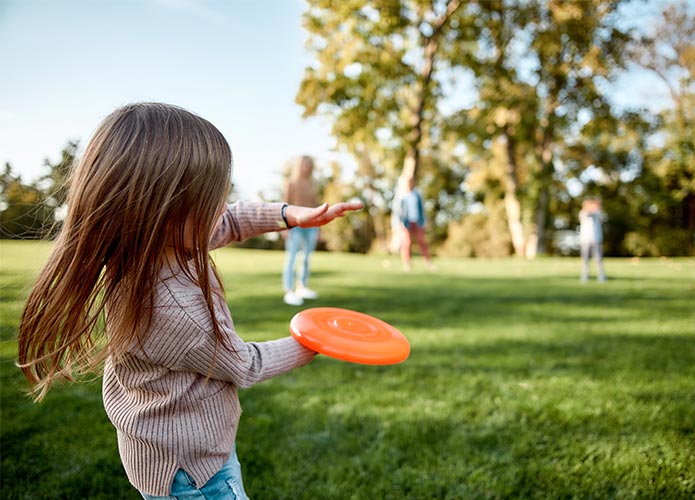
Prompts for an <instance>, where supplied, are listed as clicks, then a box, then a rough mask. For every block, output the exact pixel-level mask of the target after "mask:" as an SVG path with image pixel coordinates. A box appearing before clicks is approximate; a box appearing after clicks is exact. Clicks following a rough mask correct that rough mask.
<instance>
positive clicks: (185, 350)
mask: <svg viewBox="0 0 695 500" xmlns="http://www.w3.org/2000/svg"><path fill="white" fill-rule="evenodd" d="M167 288H168V289H169V290H168V292H169V293H168V294H167V295H168V297H166V298H163V299H162V300H161V301H160V303H159V305H158V309H157V313H156V315H155V318H154V321H153V322H152V324H151V325H150V331H149V333H148V335H147V339H146V342H145V345H144V346H143V350H144V351H145V353H146V357H147V358H148V359H149V360H150V361H152V362H154V363H156V364H159V365H162V366H164V367H166V368H168V369H170V370H175V371H188V372H194V373H200V374H202V375H206V376H209V377H211V378H213V379H217V380H223V381H226V382H230V383H233V384H234V385H236V386H237V387H240V388H245V387H250V386H252V385H254V384H256V383H258V382H261V381H263V380H266V379H269V378H271V377H274V376H276V375H280V374H282V373H285V372H288V371H290V370H293V369H294V368H298V367H300V366H304V365H306V364H307V363H309V362H310V361H311V360H312V359H313V358H314V356H315V354H316V353H315V352H314V351H311V350H309V349H307V348H305V347H304V346H302V345H301V344H299V343H298V342H297V341H296V340H295V339H294V338H292V337H290V336H288V337H284V338H281V339H278V340H271V341H266V342H244V340H242V339H241V338H240V337H239V335H238V334H237V333H236V331H235V329H234V325H233V323H232V320H231V316H230V314H229V311H228V309H227V308H226V305H222V304H215V319H216V321H217V323H218V325H219V326H220V329H221V331H222V334H223V336H224V338H225V343H224V345H222V344H221V343H220V342H218V341H217V339H216V337H215V334H214V330H213V327H212V320H211V318H210V313H209V311H208V308H207V306H206V304H205V300H204V299H203V295H202V292H201V291H200V289H199V288H196V287H178V286H177V285H176V283H175V282H174V284H173V285H170V286H169V287H167Z"/></svg>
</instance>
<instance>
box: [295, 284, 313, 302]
mask: <svg viewBox="0 0 695 500" xmlns="http://www.w3.org/2000/svg"><path fill="white" fill-rule="evenodd" d="M295 293H296V294H297V296H298V297H300V298H302V299H318V298H319V294H318V293H316V292H315V291H313V290H312V289H310V288H307V287H305V286H302V285H299V286H298V287H297V290H296V291H295Z"/></svg>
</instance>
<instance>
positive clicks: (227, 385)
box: [103, 203, 315, 496]
mask: <svg viewBox="0 0 695 500" xmlns="http://www.w3.org/2000/svg"><path fill="white" fill-rule="evenodd" d="M281 208H282V204H279V203H246V204H244V203H236V204H234V205H230V206H229V207H228V209H227V212H226V213H225V214H224V215H223V216H222V219H221V222H220V224H219V226H218V227H217V229H216V231H215V233H214V234H213V237H212V239H211V245H210V247H211V249H212V248H217V247H220V246H223V245H226V244H228V243H230V242H232V241H242V240H244V239H246V238H248V237H250V236H253V235H257V234H261V233H264V232H268V231H274V230H278V229H279V226H278V223H279V222H280V221H281V220H282V218H281V214H280V211H281ZM165 267H166V266H165ZM215 289H219V288H218V287H215ZM215 319H216V320H217V322H218V323H219V325H220V327H221V329H222V331H223V332H224V333H225V334H226V335H227V337H228V339H229V343H230V344H231V346H232V347H233V349H234V350H235V351H236V353H232V352H230V351H228V350H227V349H225V348H223V347H221V346H217V354H216V357H215V347H216V346H215V335H214V333H213V330H212V322H211V318H210V314H209V312H208V309H207V307H206V304H205V301H204V300H203V294H202V292H201V290H200V288H199V287H197V286H196V285H195V284H194V283H192V282H191V281H190V280H189V279H188V278H186V277H185V276H184V275H183V274H182V273H181V272H180V271H179V272H176V271H172V270H171V269H168V268H166V269H165V270H164V271H163V272H162V274H161V280H160V281H159V283H158V284H157V290H156V299H155V307H154V312H153V317H152V322H151V325H150V328H149V330H148V332H147V335H146V336H145V339H144V342H143V344H142V347H141V348H140V347H139V346H138V345H137V344H135V345H134V346H133V347H132V348H131V349H130V350H129V352H128V353H127V354H126V356H125V357H124V358H123V359H122V360H121V361H119V362H118V363H113V361H112V360H111V359H108V360H107V362H106V365H105V368H104V382H103V398H104V408H105V409H106V413H107V414H108V416H109V419H110V420H111V422H112V423H113V425H114V426H115V427H116V429H117V434H118V448H119V452H120V455H121V460H122V461H123V466H124V468H125V470H126V473H127V475H128V478H129V480H130V482H131V483H132V484H133V485H134V486H135V487H136V488H137V489H138V490H140V491H142V492H145V493H147V494H150V495H157V496H166V495H169V493H170V488H171V484H172V481H173V478H174V475H175V473H176V471H177V470H178V469H180V468H181V469H184V470H185V471H186V472H187V473H188V474H190V475H191V476H192V477H193V479H194V480H195V482H196V484H197V485H198V486H202V485H204V484H205V483H206V482H207V481H208V480H209V479H210V478H211V477H212V476H213V475H214V474H215V473H216V472H217V471H218V470H219V469H220V468H221V467H222V465H223V464H224V462H225V461H226V460H227V459H228V458H229V455H230V454H231V452H232V447H233V445H234V440H235V436H236V431H237V426H238V424H239V418H240V416H241V407H240V405H239V398H238V396H237V388H239V387H241V388H245V387H249V386H251V385H253V384H255V383H257V382H260V381H262V380H266V379H268V378H271V377H274V376H275V375H280V374H281V373H285V372H287V371H289V370H292V369H293V368H297V367H300V366H303V365H305V364H307V363H308V362H309V361H310V360H311V359H312V358H313V357H314V354H315V353H314V352H313V351H310V350H308V349H306V348H304V347H302V346H301V345H300V344H299V343H297V342H296V341H295V340H294V339H293V338H292V337H285V338H282V339H279V340H273V341H269V342H248V343H247V342H244V341H243V340H242V339H241V338H239V336H238V335H237V334H236V332H235V331H234V325H233V323H232V317H231V314H230V312H229V308H228V307H227V304H226V303H225V300H224V299H223V298H222V297H221V296H219V295H217V294H216V295H215ZM213 358H214V364H213ZM208 374H209V375H210V378H209V379H208V378H207V375H208Z"/></svg>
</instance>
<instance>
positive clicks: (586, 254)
mask: <svg viewBox="0 0 695 500" xmlns="http://www.w3.org/2000/svg"><path fill="white" fill-rule="evenodd" d="M602 219H603V212H602V211H601V200H598V199H596V198H589V199H587V200H584V202H583V203H582V209H581V210H580V212H579V243H580V245H581V257H582V276H581V280H582V281H583V282H584V281H587V280H588V279H589V259H590V258H591V256H592V255H593V257H594V260H596V267H597V268H598V280H599V281H606V274H605V272H604V270H603V228H602V227H601V224H602Z"/></svg>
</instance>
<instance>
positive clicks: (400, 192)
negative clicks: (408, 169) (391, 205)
mask: <svg viewBox="0 0 695 500" xmlns="http://www.w3.org/2000/svg"><path fill="white" fill-rule="evenodd" d="M394 200H396V203H395V206H396V207H397V214H398V220H400V227H399V228H398V232H399V233H400V250H401V261H402V262H403V269H404V270H406V271H410V269H411V264H410V260H411V255H410V247H411V246H412V240H413V238H415V241H416V242H417V244H418V246H419V247H420V252H421V253H422V256H423V258H424V259H425V267H427V269H429V270H434V269H435V266H434V264H432V258H431V256H430V251H429V248H428V246H427V241H426V239H425V205H424V202H423V199H422V194H421V193H420V190H419V189H418V188H416V187H415V178H414V177H412V176H407V177H406V176H403V175H401V177H400V178H399V179H398V186H397V188H396V195H395V197H394Z"/></svg>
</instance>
